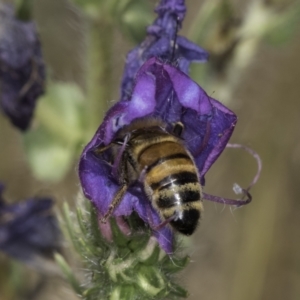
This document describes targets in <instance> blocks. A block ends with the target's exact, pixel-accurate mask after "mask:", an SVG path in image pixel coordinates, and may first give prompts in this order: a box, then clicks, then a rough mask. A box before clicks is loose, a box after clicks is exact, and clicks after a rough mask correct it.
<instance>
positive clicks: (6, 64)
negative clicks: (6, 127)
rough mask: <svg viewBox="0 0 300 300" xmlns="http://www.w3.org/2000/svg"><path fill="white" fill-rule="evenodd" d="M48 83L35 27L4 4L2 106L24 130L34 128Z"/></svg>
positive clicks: (0, 22)
mask: <svg viewBox="0 0 300 300" xmlns="http://www.w3.org/2000/svg"><path fill="white" fill-rule="evenodd" d="M44 81H45V66H44V61H43V58H42V52H41V45H40V41H39V38H38V34H37V30H36V26H35V23H34V22H31V21H28V22H24V21H20V20H17V19H16V18H15V16H14V10H13V7H12V6H10V5H7V4H0V105H1V108H2V110H3V111H4V113H5V114H6V115H7V116H8V117H9V118H10V120H11V122H12V123H13V124H14V125H15V126H17V127H18V128H20V129H21V130H26V129H27V128H28V126H29V125H30V121H31V118H32V116H33V112H34V108H35V105H36V101H37V99H38V97H39V96H40V95H41V94H43V91H44Z"/></svg>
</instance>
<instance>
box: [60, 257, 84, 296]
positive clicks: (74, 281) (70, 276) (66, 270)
mask: <svg viewBox="0 0 300 300" xmlns="http://www.w3.org/2000/svg"><path fill="white" fill-rule="evenodd" d="M54 258H55V261H56V263H57V264H58V265H59V267H60V269H61V270H62V272H63V274H64V275H65V277H66V279H67V280H68V281H69V283H70V284H71V286H72V287H73V289H74V291H75V292H76V293H77V294H78V295H82V288H81V286H80V283H79V282H78V280H77V279H76V277H75V276H74V273H73V271H72V269H71V267H70V265H69V264H68V263H67V262H66V261H65V259H64V258H63V256H62V255H60V254H59V253H55V254H54Z"/></svg>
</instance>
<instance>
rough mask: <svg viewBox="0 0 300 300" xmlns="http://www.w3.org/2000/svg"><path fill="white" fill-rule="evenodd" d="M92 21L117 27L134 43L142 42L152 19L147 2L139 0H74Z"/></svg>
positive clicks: (152, 15) (150, 8) (150, 7)
mask: <svg viewBox="0 0 300 300" xmlns="http://www.w3.org/2000/svg"><path fill="white" fill-rule="evenodd" d="M74 2H75V4H76V5H78V6H79V7H80V8H82V10H83V11H84V12H85V14H86V15H87V16H88V17H89V18H90V19H91V20H93V21H96V22H98V21H99V22H101V23H109V24H111V25H113V24H114V25H117V26H118V27H119V29H120V30H121V31H122V32H123V33H124V34H125V35H126V36H127V37H128V38H129V39H130V40H132V41H133V42H134V43H139V42H141V41H142V40H143V38H144V37H145V34H146V26H148V25H149V24H151V22H152V21H153V18H154V14H153V9H152V6H151V4H150V2H149V1H140V0H122V1H120V0H110V1H103V0H102V1H99V0H74Z"/></svg>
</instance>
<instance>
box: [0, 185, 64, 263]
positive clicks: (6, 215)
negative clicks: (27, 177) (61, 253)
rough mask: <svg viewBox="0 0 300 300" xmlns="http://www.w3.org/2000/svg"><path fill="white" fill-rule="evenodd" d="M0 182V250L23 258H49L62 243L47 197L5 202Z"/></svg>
mask: <svg viewBox="0 0 300 300" xmlns="http://www.w3.org/2000/svg"><path fill="white" fill-rule="evenodd" d="M2 190H3V186H0V250H1V251H3V252H5V253H6V254H8V255H10V256H12V257H14V258H16V259H19V260H21V261H23V262H24V263H28V264H31V263H33V261H34V259H35V258H36V257H44V258H50V257H52V255H53V253H54V251H58V250H59V249H60V246H61V234H60V230H59V227H58V223H57V219H56V218H55V217H54V216H53V214H52V213H51V211H50V209H51V208H52V206H53V201H52V200H51V199H47V198H40V199H38V198H36V199H28V200H24V201H22V202H19V203H16V204H6V203H5V202H4V200H3V199H2V195H1V193H2Z"/></svg>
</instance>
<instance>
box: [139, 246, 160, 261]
mask: <svg viewBox="0 0 300 300" xmlns="http://www.w3.org/2000/svg"><path fill="white" fill-rule="evenodd" d="M151 250H152V252H151V254H150V255H149V256H148V257H146V258H144V260H142V262H143V263H144V264H145V265H149V266H152V265H155V264H157V263H158V261H159V254H160V248H159V247H158V245H157V244H156V245H155V247H154V249H151Z"/></svg>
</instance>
